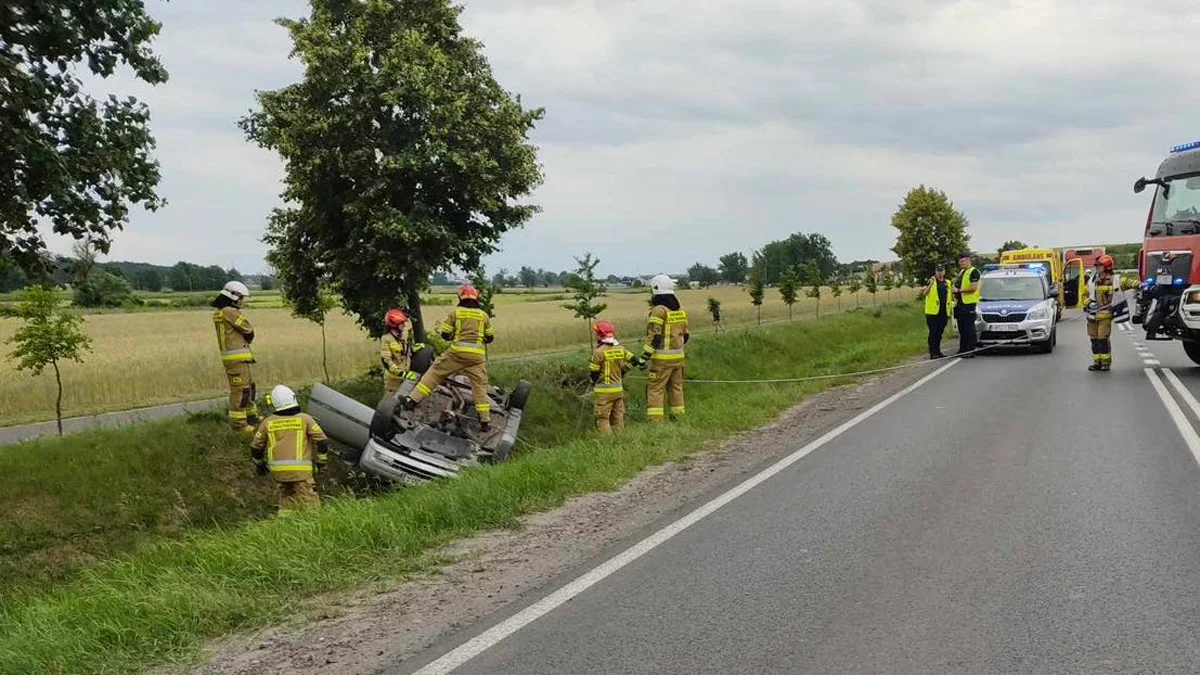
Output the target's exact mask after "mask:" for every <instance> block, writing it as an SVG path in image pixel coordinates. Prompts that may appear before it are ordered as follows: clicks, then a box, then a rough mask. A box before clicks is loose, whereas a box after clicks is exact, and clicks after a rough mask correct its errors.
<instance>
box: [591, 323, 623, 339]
mask: <svg viewBox="0 0 1200 675" xmlns="http://www.w3.org/2000/svg"><path fill="white" fill-rule="evenodd" d="M592 330H593V331H595V332H596V337H598V338H600V339H601V340H603V339H604V338H610V337H613V336H614V335H616V334H617V329H616V328H614V327H613V325H612V322H611V321H608V320H607V319H600V320H599V321H597V322H596V325H594V326H592Z"/></svg>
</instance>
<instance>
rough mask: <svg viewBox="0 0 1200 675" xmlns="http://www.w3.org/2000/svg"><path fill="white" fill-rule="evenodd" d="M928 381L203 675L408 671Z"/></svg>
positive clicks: (777, 428)
mask: <svg viewBox="0 0 1200 675" xmlns="http://www.w3.org/2000/svg"><path fill="white" fill-rule="evenodd" d="M929 372H931V368H929V367H923V366H917V367H913V368H909V369H905V370H901V371H897V372H895V373H891V374H888V375H886V376H883V377H875V378H870V379H865V380H863V381H861V382H859V383H857V384H852V385H847V386H843V387H837V388H834V389H830V390H827V391H825V392H822V393H819V394H816V395H813V396H810V397H808V398H807V399H805V400H804V401H803V402H801V403H800V404H798V405H797V406H794V407H793V408H791V409H790V410H788V411H787V412H785V413H784V414H783V415H781V416H780V417H779V419H777V420H776V421H775V422H773V423H772V424H770V425H768V426H766V427H763V428H760V429H757V430H755V431H752V432H748V433H744V434H740V435H738V436H735V437H733V438H732V439H729V440H728V441H726V442H725V443H723V444H722V445H721V446H720V447H719V448H718V449H716V450H714V451H712V452H703V453H699V454H696V455H694V456H692V457H691V458H689V460H688V461H686V462H680V463H672V464H667V465H663V466H659V467H654V468H652V469H649V470H647V471H644V472H642V473H641V474H639V475H638V476H637V477H635V478H634V479H633V480H631V481H630V482H628V483H627V484H625V485H624V486H623V487H621V488H620V489H618V490H615V491H613V492H607V493H597V494H591V495H585V496H582V497H579V498H576V499H573V500H571V501H569V502H568V503H566V504H564V505H563V506H562V507H560V508H558V509H555V510H553V511H549V512H546V513H540V514H535V515H532V516H529V517H527V518H523V519H522V521H521V526H520V528H519V529H516V530H512V531H498V532H488V533H484V534H481V535H478V536H475V537H471V538H468V539H464V540H461V541H458V542H454V543H452V544H450V545H448V546H446V547H443V548H442V549H440V550H438V551H435V552H433V554H431V555H432V558H433V559H440V560H450V561H452V562H451V563H450V564H448V565H445V566H444V567H442V568H441V569H440V570H439V571H438V572H436V573H434V574H431V575H429V576H427V577H423V578H419V579H414V580H411V581H408V582H405V583H401V584H389V585H386V586H379V587H376V588H374V589H371V590H369V591H360V592H358V593H355V594H346V595H339V596H337V597H325V598H321V599H319V600H318V601H317V602H310V603H306V606H305V608H304V609H303V610H302V611H301V612H300V613H299V614H298V619H297V621H295V622H294V623H293V624H292V625H289V626H286V627H281V628H273V629H270V630H267V631H264V632H261V633H259V634H257V635H254V636H251V637H240V638H233V639H229V640H226V641H223V642H222V643H220V644H218V645H214V646H213V647H212V648H211V650H210V658H209V659H208V662H207V663H206V664H204V665H202V666H200V667H198V668H195V669H193V671H192V672H197V673H203V674H204V675H241V674H249V673H256V674H258V673H268V674H270V673H318V672H328V671H329V670H330V669H336V670H337V672H339V673H375V672H378V671H380V670H381V669H385V668H388V667H395V666H402V665H403V664H404V663H405V662H407V661H409V660H412V659H413V658H414V657H415V656H418V655H421V654H423V653H424V651H425V650H427V649H429V648H430V647H431V646H434V645H439V643H442V642H449V641H452V640H454V639H457V638H459V637H461V636H460V635H459V633H460V632H461V631H464V630H466V631H468V632H469V631H470V630H471V629H472V628H477V626H475V624H476V622H479V620H480V619H484V618H485V617H487V618H492V617H494V616H498V615H504V614H509V613H512V612H515V611H517V610H518V609H520V607H521V606H522V605H523V604H526V603H528V602H529V601H530V600H532V599H534V598H536V597H538V595H539V594H538V593H537V592H536V591H538V590H539V589H542V588H543V587H546V586H550V585H553V584H554V583H555V582H556V580H558V579H560V577H566V576H568V575H569V573H570V572H571V571H572V570H575V569H576V568H579V567H581V566H584V565H586V564H587V563H589V561H593V560H594V559H595V558H597V557H598V556H602V555H603V554H605V553H606V552H609V551H610V550H611V549H616V548H619V547H620V546H621V545H623V544H626V543H627V542H628V541H630V540H632V539H633V538H635V537H636V536H637V535H638V534H639V533H642V532H644V531H646V530H648V529H651V528H653V527H654V526H655V525H656V524H657V523H660V522H663V521H666V520H669V519H671V518H674V517H677V516H678V514H680V513H682V512H686V511H688V510H690V509H692V508H694V507H695V506H697V505H698V504H702V503H704V501H705V500H706V499H707V498H709V497H710V496H711V495H713V494H716V493H719V492H720V491H722V490H724V489H726V488H727V487H729V486H730V485H731V484H733V483H735V482H737V481H740V480H742V479H744V478H745V477H746V475H747V474H752V473H754V472H755V471H757V470H759V469H761V468H762V467H764V466H765V465H767V464H768V463H770V462H773V461H774V460H776V459H777V458H778V457H780V456H781V455H784V454H786V453H788V452H791V451H793V450H795V449H796V448H798V447H801V446H803V445H804V444H805V443H807V442H809V441H810V440H812V439H814V438H817V437H818V436H820V435H821V434H823V433H825V432H826V431H828V430H829V429H832V428H834V427H836V426H837V425H839V424H841V423H843V422H845V421H847V420H849V419H851V418H852V417H854V416H855V415H857V414H858V413H860V412H862V411H863V410H865V409H867V408H869V407H871V406H872V405H874V404H875V403H877V402H879V401H881V400H883V399H885V398H887V397H888V396H891V395H892V394H894V393H896V392H898V391H900V390H902V389H903V388H904V387H906V386H908V385H909V384H911V383H913V382H914V381H916V380H917V379H919V378H920V377H922V376H924V375H926V374H928V373H929ZM527 594H529V595H530V597H526V595H527ZM481 623H483V622H481Z"/></svg>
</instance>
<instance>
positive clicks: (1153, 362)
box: [1142, 361, 1162, 368]
mask: <svg viewBox="0 0 1200 675" xmlns="http://www.w3.org/2000/svg"><path fill="white" fill-rule="evenodd" d="M1142 363H1143V364H1145V365H1147V366H1154V367H1155V368H1157V367H1159V366H1161V365H1162V361H1142Z"/></svg>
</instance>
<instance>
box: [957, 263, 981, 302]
mask: <svg viewBox="0 0 1200 675" xmlns="http://www.w3.org/2000/svg"><path fill="white" fill-rule="evenodd" d="M978 271H979V270H978V269H977V268H975V267H968V268H967V269H965V270H963V273H962V274H961V275H959V277H958V279H959V281H958V290H960V291H962V293H961V294H960V296H959V297H961V298H962V301H961V302H962V304H964V305H977V304H979V298H980V297H981V294H980V289H981V287H982V286H983V283H982V282H983V276H982V275H980V279H979V281H978V282H976V284H975V292H974V293H967V292H966V290H965V289H966V288H967V287H968V286H970V285H971V274H973V273H975V272H978Z"/></svg>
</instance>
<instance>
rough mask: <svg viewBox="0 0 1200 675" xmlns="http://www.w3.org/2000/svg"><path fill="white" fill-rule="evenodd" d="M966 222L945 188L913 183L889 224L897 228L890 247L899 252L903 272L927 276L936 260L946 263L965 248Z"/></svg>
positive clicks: (931, 273) (896, 252)
mask: <svg viewBox="0 0 1200 675" xmlns="http://www.w3.org/2000/svg"><path fill="white" fill-rule="evenodd" d="M967 225H968V223H967V217H966V216H965V215H963V214H962V212H961V211H959V210H958V209H955V208H954V204H953V203H952V202H951V201H950V198H949V197H947V196H946V193H945V192H942V191H941V190H938V189H936V188H927V187H925V186H924V185H921V186H919V187H915V188H913V189H912V190H909V191H908V194H907V195H905V197H904V203H902V204H901V205H900V208H898V209H896V213H895V214H894V215H892V227H894V228H896V230H897V231H898V233H897V236H896V245H895V246H893V247H892V251H893V252H894V253H895V254H896V255H898V256H900V262H901V265H903V267H904V273H905V274H906V275H908V276H912V277H916V278H917V279H928V278H930V277H932V276H933V268H934V267H936V266H937V264H938V263H945V264H949V263H951V262H953V261H954V260H955V259H956V258H957V257H958V254H959V253H960V252H962V251H965V250H967V244H968V243H970V241H971V237H970V235H968V234H967Z"/></svg>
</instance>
